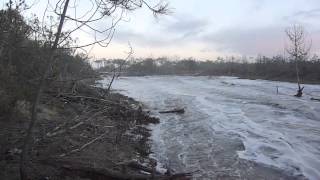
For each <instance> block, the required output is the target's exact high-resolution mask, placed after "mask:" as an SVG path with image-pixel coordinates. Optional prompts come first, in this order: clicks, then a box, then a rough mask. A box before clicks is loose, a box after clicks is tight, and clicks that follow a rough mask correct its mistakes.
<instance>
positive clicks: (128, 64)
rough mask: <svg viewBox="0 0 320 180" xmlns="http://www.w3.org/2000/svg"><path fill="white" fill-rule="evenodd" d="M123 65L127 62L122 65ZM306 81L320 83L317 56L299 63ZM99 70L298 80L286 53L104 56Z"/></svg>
mask: <svg viewBox="0 0 320 180" xmlns="http://www.w3.org/2000/svg"><path fill="white" fill-rule="evenodd" d="M122 64H123V65H122ZM297 64H298V67H299V74H300V77H301V80H302V82H303V83H320V58H319V57H318V56H317V55H314V56H312V57H311V58H308V59H303V60H299V61H298V62H297ZM95 66H96V67H98V69H99V71H102V72H111V71H113V70H114V69H115V68H116V67H120V66H122V68H121V69H122V74H125V75H129V76H145V75H207V76H237V77H240V78H248V79H268V80H280V81H292V82H296V78H297V77H296V68H295V66H296V62H295V61H294V60H292V59H290V58H287V57H283V56H274V57H266V56H258V57H257V58H255V59H254V60H252V59H250V60H249V59H247V58H246V57H242V58H235V57H226V58H222V57H218V58H217V59H216V60H214V61H211V60H207V61H199V60H196V59H193V58H189V59H180V60H174V59H170V58H145V59H143V58H142V59H131V60H130V61H125V60H122V59H109V60H106V59H102V60H98V61H95Z"/></svg>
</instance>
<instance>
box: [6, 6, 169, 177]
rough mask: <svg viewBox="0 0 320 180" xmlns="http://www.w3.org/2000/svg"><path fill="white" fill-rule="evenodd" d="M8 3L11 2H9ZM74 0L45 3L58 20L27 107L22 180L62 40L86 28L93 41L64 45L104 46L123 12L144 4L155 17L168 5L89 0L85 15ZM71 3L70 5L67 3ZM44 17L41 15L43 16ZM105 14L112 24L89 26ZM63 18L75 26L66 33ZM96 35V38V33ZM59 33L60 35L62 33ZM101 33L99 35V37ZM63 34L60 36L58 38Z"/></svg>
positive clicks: (63, 44) (21, 166)
mask: <svg viewBox="0 0 320 180" xmlns="http://www.w3.org/2000/svg"><path fill="white" fill-rule="evenodd" d="M10 2H11V1H10ZM76 2H77V1H76V0H71V1H70V0H60V1H57V2H56V4H55V6H52V5H51V4H49V2H48V5H47V8H48V7H49V6H50V7H53V9H54V11H53V12H54V13H55V14H56V15H57V16H58V17H59V19H60V20H59V23H58V26H57V31H56V33H53V34H54V35H55V36H54V40H53V43H50V52H49V54H48V57H49V61H48V63H47V65H46V70H45V72H44V73H43V75H42V76H41V78H40V81H39V84H38V87H37V92H36V95H35V98H34V100H33V102H32V110H31V121H30V124H29V127H28V129H27V132H26V137H25V140H24V144H23V147H22V153H21V157H20V177H21V179H22V180H26V179H28V175H27V171H26V167H27V162H28V161H27V155H28V151H29V149H30V144H31V140H32V132H33V129H34V126H35V123H36V122H37V119H38V118H37V108H38V106H39V102H40V98H41V95H42V91H43V89H44V88H45V85H46V82H47V81H48V77H49V75H50V69H51V68H52V66H53V64H54V63H55V61H56V59H57V55H56V53H57V50H58V49H63V48H65V43H66V42H68V41H66V40H67V39H68V38H69V37H70V36H71V35H72V34H73V33H74V32H75V31H77V30H81V29H82V28H86V29H90V30H91V31H92V34H94V37H95V38H94V40H93V42H90V43H87V44H83V45H78V46H68V47H67V48H72V49H81V48H84V47H88V46H92V45H95V44H98V45H100V46H102V47H107V46H108V45H109V43H110V41H111V39H112V37H113V34H114V32H115V27H116V25H117V24H118V23H119V22H120V20H121V19H122V15H123V13H124V12H125V11H133V10H136V9H138V8H141V7H143V6H146V7H147V8H148V9H149V10H151V12H152V13H153V14H154V15H155V16H156V15H158V14H166V13H167V12H168V4H163V3H158V4H156V5H155V6H151V5H150V4H149V3H147V2H146V1H144V0H90V2H91V4H92V8H89V9H88V10H87V12H86V13H85V15H83V16H80V17H79V16H78V15H77V13H76V8H75V7H76V5H75V4H76ZM70 4H73V5H70ZM70 7H72V9H73V10H74V16H73V17H71V16H70V15H68V14H67V10H68V9H69V8H70ZM117 12H120V16H119V17H112V15H113V14H115V13H117ZM44 16H45V15H44ZM105 17H112V23H111V25H110V26H109V27H106V28H103V29H98V28H96V27H94V26H93V24H94V23H97V22H99V21H101V20H102V19H103V18H105ZM66 21H72V22H75V24H76V27H75V28H74V29H72V30H69V31H68V32H64V33H63V26H64V24H65V22H66ZM98 34H99V36H100V39H98V38H99V36H98ZM62 35H63V36H62ZM101 36H103V37H102V38H101ZM62 37H63V38H62Z"/></svg>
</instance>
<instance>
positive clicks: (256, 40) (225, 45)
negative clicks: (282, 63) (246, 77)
mask: <svg viewBox="0 0 320 180" xmlns="http://www.w3.org/2000/svg"><path fill="white" fill-rule="evenodd" d="M284 38H285V34H284V28H283V27H280V26H279V27H266V28H256V29H241V28H236V27H235V28H232V29H227V30H223V31H219V32H216V33H211V34H207V35H205V36H203V37H202V39H203V41H204V42H206V43H207V44H211V45H212V46H215V47H217V48H218V50H219V51H221V52H231V53H239V54H245V55H256V54H259V53H264V54H265V55H272V54H274V53H275V52H279V51H281V49H283V46H284V44H283V39H284Z"/></svg>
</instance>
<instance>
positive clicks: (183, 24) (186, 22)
mask: <svg viewBox="0 0 320 180" xmlns="http://www.w3.org/2000/svg"><path fill="white" fill-rule="evenodd" d="M157 23H160V24H154V25H155V27H158V29H157V28H151V31H148V32H145V33H137V32H134V31H132V30H129V29H125V28H123V27H122V28H118V29H117V31H116V34H115V37H114V40H115V41H118V42H127V41H130V42H132V43H135V44H138V45H142V46H145V45H146V46H151V47H161V46H175V45H181V44H184V43H190V42H193V41H194V40H195V39H196V37H197V36H198V35H199V34H201V32H202V31H203V30H204V29H205V28H206V27H207V25H208V24H209V23H208V21H207V20H205V19H200V18H194V17H192V16H191V15H185V16H182V15H179V16H172V17H170V18H168V19H166V20H163V21H161V22H157Z"/></svg>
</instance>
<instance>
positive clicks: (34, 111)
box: [20, 0, 69, 180]
mask: <svg viewBox="0 0 320 180" xmlns="http://www.w3.org/2000/svg"><path fill="white" fill-rule="evenodd" d="M68 4H69V0H66V2H65V4H64V9H63V13H62V15H61V16H60V22H59V26H58V31H57V34H56V37H55V41H54V44H53V46H52V47H51V52H50V56H49V59H50V60H49V62H48V64H47V68H46V70H45V72H44V74H43V75H42V77H41V80H40V82H39V85H38V89H37V93H36V95H35V99H34V101H33V103H32V111H31V121H30V124H29V127H28V130H27V134H26V137H25V139H24V143H23V147H22V153H21V157H20V178H21V180H27V179H28V174H27V170H26V163H27V157H28V151H29V146H30V143H31V139H32V132H33V129H34V125H35V123H36V121H37V119H38V118H37V108H38V105H39V101H40V98H41V94H42V90H43V88H44V85H45V81H46V79H47V78H48V75H49V72H50V68H51V66H52V64H53V62H52V61H54V54H55V51H56V49H57V46H58V42H59V39H60V35H61V31H62V27H63V23H64V19H65V15H66V13H67V9H68Z"/></svg>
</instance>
